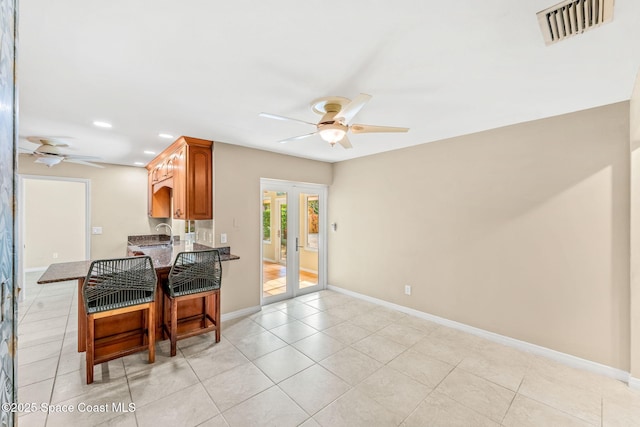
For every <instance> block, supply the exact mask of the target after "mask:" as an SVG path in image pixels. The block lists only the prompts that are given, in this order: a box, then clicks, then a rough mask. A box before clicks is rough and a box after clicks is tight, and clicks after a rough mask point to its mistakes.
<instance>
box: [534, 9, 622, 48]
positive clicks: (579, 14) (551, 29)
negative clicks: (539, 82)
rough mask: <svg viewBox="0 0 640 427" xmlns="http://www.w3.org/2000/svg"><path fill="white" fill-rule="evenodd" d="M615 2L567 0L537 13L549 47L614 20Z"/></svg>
mask: <svg viewBox="0 0 640 427" xmlns="http://www.w3.org/2000/svg"><path fill="white" fill-rule="evenodd" d="M613 2H614V0H565V1H563V2H561V3H559V4H557V5H555V6H552V7H550V8H548V9H545V10H543V11H540V12H538V13H537V16H538V22H539V23H540V29H541V30H542V35H543V37H544V41H545V43H546V44H547V45H549V44H552V43H556V42H558V41H560V40H563V39H566V38H567V37H570V36H573V35H575V34H581V33H583V32H585V31H586V30H590V29H592V28H595V27H597V26H599V25H601V24H604V23H606V22H609V21H611V20H612V19H613Z"/></svg>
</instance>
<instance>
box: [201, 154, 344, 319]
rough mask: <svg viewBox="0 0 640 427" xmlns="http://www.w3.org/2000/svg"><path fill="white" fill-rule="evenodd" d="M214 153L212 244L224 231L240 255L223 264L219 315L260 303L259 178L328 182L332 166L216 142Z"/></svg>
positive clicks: (235, 251) (217, 241)
mask: <svg viewBox="0 0 640 427" xmlns="http://www.w3.org/2000/svg"><path fill="white" fill-rule="evenodd" d="M213 155H214V158H215V160H214V164H215V168H214V176H215V179H214V181H215V183H214V184H215V185H214V188H215V189H214V198H215V201H214V218H215V220H214V222H215V224H214V228H215V233H216V244H217V245H220V240H219V239H220V233H227V237H228V244H229V245H230V246H231V251H232V252H233V253H234V254H237V255H239V256H240V257H241V259H240V260H237V261H231V262H228V263H224V265H223V282H222V299H221V303H222V313H223V314H224V313H229V312H232V311H235V310H240V309H243V308H248V307H253V306H257V305H259V304H260V265H261V259H260V245H261V242H262V236H261V235H260V222H261V216H260V215H261V211H260V209H261V199H262V195H261V194H260V178H270V179H282V180H290V181H301V182H310V183H318V184H331V175H332V165H331V164H329V163H323V162H318V161H313V160H307V159H301V158H296V157H291V156H284V155H281V154H275V153H271V152H267V151H260V150H254V149H251V148H245V147H240V146H235V145H230V144H223V143H217V142H216V143H215V144H214V149H213Z"/></svg>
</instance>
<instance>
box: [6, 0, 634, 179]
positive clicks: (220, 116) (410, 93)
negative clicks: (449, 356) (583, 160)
mask: <svg viewBox="0 0 640 427" xmlns="http://www.w3.org/2000/svg"><path fill="white" fill-rule="evenodd" d="M554 3H556V1H555V0H529V1H513V0H487V1H483V2H481V1H478V0H458V1H455V2H452V1H431V0H429V1H427V0H396V1H390V0H387V1H382V0H352V1H343V0H341V1H336V0H322V1H319V0H311V1H299V0H274V1H256V0H234V1H225V2H223V1H212V0H189V1H183V2H176V1H169V0H136V1H130V0H128V1H125V0H111V1H87V0H56V1H50V0H28V1H22V2H21V3H20V17H19V52H18V60H19V63H18V65H19V68H18V73H17V75H18V85H19V93H20V105H19V110H20V119H19V120H20V122H19V129H20V135H22V136H29V135H45V136H66V137H69V138H71V139H69V142H71V143H72V144H73V146H72V147H71V148H70V149H68V151H69V152H72V153H74V154H84V155H95V156H100V157H101V158H102V159H103V160H104V162H106V163H115V164H125V165H132V164H133V162H135V161H142V162H144V163H146V162H148V161H149V160H150V159H151V158H152V157H153V156H151V155H145V154H143V150H154V151H157V152H159V151H161V150H162V149H163V148H165V147H166V146H168V145H169V144H170V143H171V142H172V141H171V140H166V139H161V138H159V137H158V133H160V132H165V133H170V134H172V135H175V136H176V137H177V136H179V135H187V136H192V137H197V138H204V139H211V140H214V141H222V142H227V143H231V144H239V145H244V146H250V147H255V148H260V149H264V150H270V151H276V152H281V153H286V154H290V155H294V156H300V157H307V158H312V159H318V160H323V161H328V162H336V161H341V160H345V159H350V158H355V157H360V156H365V155H369V154H373V153H377V152H382V151H387V150H393V149H397V148H402V147H407V146H411V145H416V144H422V143H426V142H431V141H436V140H440V139H443V138H449V137H453V136H458V135H463V134H468V133H472V132H477V131H481V130H486V129H491V128H496V127H500V126H505V125H509V124H514V123H520V122H524V121H529V120H534V119H539V118H543V117H549V116H554V115H558V114H563V113H568V112H572V111H578V110H583V109H587V108H591V107H596V106H600V105H606V104H610V103H614V102H618V101H623V100H628V99H629V98H630V95H631V91H632V88H633V84H634V81H635V77H636V73H637V72H638V69H639V68H640V1H637V0H617V1H616V4H615V9H614V19H613V22H611V23H609V24H606V25H603V26H602V27H600V28H597V29H595V30H592V31H589V32H586V33H584V34H582V35H578V36H575V37H572V38H569V39H567V40H565V41H562V42H560V43H558V44H555V45H551V46H545V44H544V42H543V39H542V35H541V33H540V30H539V27H538V23H537V19H536V15H535V14H536V12H538V11H540V10H542V9H545V8H547V7H549V6H552V5H553V4H554ZM360 92H364V93H368V94H371V95H373V98H372V100H371V101H370V102H369V104H368V105H366V106H365V108H364V109H363V110H362V111H361V112H360V113H359V114H358V116H356V119H355V120H354V122H355V123H365V124H375V125H389V126H407V127H410V128H411V130H410V131H409V133H407V134H361V135H351V136H350V139H351V142H352V144H353V146H354V148H353V149H352V150H345V149H343V148H342V147H340V146H336V147H334V148H331V147H330V146H329V145H328V144H327V143H326V142H324V141H322V140H321V139H320V137H319V136H313V137H311V138H307V139H303V140H299V141H294V142H289V143H287V144H279V143H278V142H277V141H278V140H281V139H284V138H287V137H291V136H296V135H301V134H305V133H309V132H312V131H313V130H314V129H313V128H312V127H311V126H307V125H304V124H300V123H295V122H285V121H276V120H270V119H267V118H263V117H258V113H260V112H262V111H265V112H270V113H275V114H280V115H285V116H289V117H294V118H298V119H301V120H305V121H310V122H317V121H318V119H319V117H320V116H318V115H316V114H315V113H313V112H312V111H311V109H310V108H309V103H310V102H311V101H312V100H313V99H315V98H319V97H323V96H330V95H338V96H344V97H348V98H353V97H355V96H356V95H358V94H359V93H360ZM94 120H104V121H108V122H110V123H112V124H113V128H111V129H101V128H97V127H95V126H93V125H92V122H93V121H94ZM21 145H23V146H25V147H29V148H34V147H35V146H34V145H33V144H30V143H28V142H24V141H22V142H21ZM43 167H44V165H43Z"/></svg>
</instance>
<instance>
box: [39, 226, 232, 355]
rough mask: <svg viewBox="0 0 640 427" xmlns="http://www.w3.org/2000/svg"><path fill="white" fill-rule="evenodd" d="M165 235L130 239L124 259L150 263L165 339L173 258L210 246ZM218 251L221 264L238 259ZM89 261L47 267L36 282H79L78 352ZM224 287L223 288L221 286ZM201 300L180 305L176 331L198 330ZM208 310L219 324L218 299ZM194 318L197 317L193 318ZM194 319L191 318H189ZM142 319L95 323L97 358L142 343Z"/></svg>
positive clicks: (158, 329)
mask: <svg viewBox="0 0 640 427" xmlns="http://www.w3.org/2000/svg"><path fill="white" fill-rule="evenodd" d="M169 242H170V238H169V236H167V235H144V236H129V238H128V242H127V256H140V255H148V256H149V257H151V259H152V261H153V265H154V267H155V269H156V274H157V276H158V282H157V285H156V286H157V288H156V298H155V310H156V311H155V318H156V319H157V320H156V325H155V326H156V337H157V338H158V339H164V335H163V330H162V323H163V322H164V321H165V319H167V317H166V316H168V307H165V303H164V300H165V298H164V289H163V286H162V284H163V282H164V281H166V280H167V277H168V275H169V271H170V270H171V266H172V265H173V262H174V260H175V257H176V256H177V255H178V253H180V252H189V251H198V250H207V249H212V248H211V247H208V246H205V245H201V244H199V243H193V244H188V243H187V242H185V241H184V240H180V239H177V240H176V241H175V242H173V244H170V243H169ZM215 249H218V250H219V252H220V259H221V261H231V260H237V259H240V257H239V256H237V255H233V254H231V253H230V248H229V247H228V246H225V247H220V248H215ZM90 265H91V261H77V262H64V263H58V264H51V265H50V266H49V268H47V270H46V271H45V272H44V273H43V274H42V276H41V277H40V279H38V284H46V283H54V282H62V281H68V280H77V281H78V351H79V352H83V351H85V350H86V348H85V346H86V341H85V339H86V313H85V308H84V304H83V296H82V286H83V284H84V280H85V277H86V275H87V272H88V271H89V266H90ZM223 288H224V286H223ZM203 304H204V301H201V300H199V299H194V300H190V301H189V303H188V304H184V305H181V306H180V307H179V310H178V319H179V321H180V323H179V332H180V333H181V332H183V331H185V330H190V329H193V328H196V327H199V323H200V318H199V317H198V316H196V314H197V313H202V312H203V309H204V307H203ZM210 306H211V307H215V313H214V318H215V319H216V322H219V321H220V300H219V298H218V299H217V301H211V304H210ZM196 317H197V318H196ZM191 318H193V319H191ZM143 321H144V319H143V316H142V315H141V313H140V312H134V313H126V314H122V315H119V316H113V317H111V318H108V319H98V320H97V321H96V327H95V336H96V338H97V339H100V340H101V341H102V344H101V345H100V346H99V347H98V346H96V356H100V355H101V354H103V353H112V352H114V351H118V350H119V349H123V348H128V347H130V346H135V345H138V344H140V343H141V340H143V339H144V336H143V334H142V330H143Z"/></svg>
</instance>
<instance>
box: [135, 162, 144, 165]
mask: <svg viewBox="0 0 640 427" xmlns="http://www.w3.org/2000/svg"><path fill="white" fill-rule="evenodd" d="M133 164H134V165H136V166H144V163H143V162H134V163H133Z"/></svg>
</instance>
